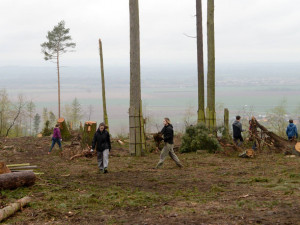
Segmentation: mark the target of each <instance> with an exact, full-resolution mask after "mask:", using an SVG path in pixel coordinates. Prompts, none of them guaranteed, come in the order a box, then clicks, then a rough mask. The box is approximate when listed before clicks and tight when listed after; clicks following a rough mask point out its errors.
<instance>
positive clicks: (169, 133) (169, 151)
mask: <svg viewBox="0 0 300 225" xmlns="http://www.w3.org/2000/svg"><path fill="white" fill-rule="evenodd" d="M163 124H164V127H163V129H162V130H161V133H162V134H163V138H164V142H165V145H164V148H163V149H162V151H161V154H160V160H159V162H158V164H157V165H156V168H160V167H161V166H162V165H163V163H164V161H165V159H166V157H167V156H168V155H169V156H170V157H171V158H172V159H173V160H174V162H175V163H176V165H177V166H178V167H180V168H182V164H181V163H180V161H179V159H178V157H177V155H176V154H175V152H174V150H173V147H174V141H173V138H174V131H173V126H172V124H171V122H170V119H169V118H164V120H163Z"/></svg>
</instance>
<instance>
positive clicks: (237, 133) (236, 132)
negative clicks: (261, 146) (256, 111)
mask: <svg viewBox="0 0 300 225" xmlns="http://www.w3.org/2000/svg"><path fill="white" fill-rule="evenodd" d="M235 119H236V120H235V121H234V123H233V124H232V130H233V141H234V142H235V143H236V144H237V145H238V146H240V145H241V144H242V143H243V141H244V139H243V137H242V132H243V131H244V130H243V128H242V124H241V122H240V120H241V117H240V116H236V117H235ZM238 141H240V142H238Z"/></svg>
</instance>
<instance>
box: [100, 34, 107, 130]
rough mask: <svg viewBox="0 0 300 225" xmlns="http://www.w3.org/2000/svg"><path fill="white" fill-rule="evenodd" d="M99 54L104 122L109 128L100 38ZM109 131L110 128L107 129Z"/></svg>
mask: <svg viewBox="0 0 300 225" xmlns="http://www.w3.org/2000/svg"><path fill="white" fill-rule="evenodd" d="M99 52H100V66H101V81H102V102H103V121H104V122H105V124H106V125H107V126H108V117H107V111H106V97H105V81H104V65H103V51H102V42H101V39H100V38H99ZM108 127H109V126H108ZM107 129H109V128H107Z"/></svg>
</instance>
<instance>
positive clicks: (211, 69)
mask: <svg viewBox="0 0 300 225" xmlns="http://www.w3.org/2000/svg"><path fill="white" fill-rule="evenodd" d="M207 52H208V56H207V58H208V71H207V110H206V112H207V115H206V119H207V120H208V121H207V125H208V127H209V128H210V129H214V128H215V126H216V110H215V31H214V0H208V1H207Z"/></svg>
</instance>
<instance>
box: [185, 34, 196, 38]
mask: <svg viewBox="0 0 300 225" xmlns="http://www.w3.org/2000/svg"><path fill="white" fill-rule="evenodd" d="M183 35H184V36H187V37H189V38H197V36H196V37H194V36H190V35H187V34H185V33H183Z"/></svg>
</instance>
